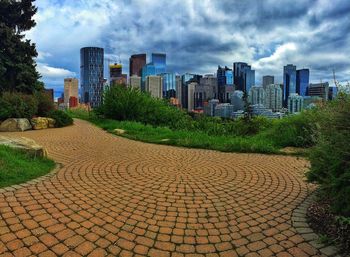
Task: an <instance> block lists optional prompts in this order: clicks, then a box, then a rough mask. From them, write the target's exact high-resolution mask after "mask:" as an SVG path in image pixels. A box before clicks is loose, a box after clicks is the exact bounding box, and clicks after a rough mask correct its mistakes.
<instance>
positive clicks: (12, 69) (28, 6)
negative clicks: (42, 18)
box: [0, 0, 42, 94]
mask: <svg viewBox="0 0 350 257" xmlns="http://www.w3.org/2000/svg"><path fill="white" fill-rule="evenodd" d="M33 2H34V0H20V1H18V0H17V1H16V0H1V1H0V38H1V40H0V93H2V92H4V91H10V92H23V93H29V94H31V93H34V92H35V91H36V90H39V89H42V84H41V83H39V82H38V79H39V77H40V75H39V73H38V72H37V71H36V69H35V67H36V64H35V61H34V59H33V58H34V57H36V56H37V55H38V54H37V51H36V49H35V44H33V43H31V42H30V40H27V39H24V35H23V34H22V33H23V32H24V31H27V30H30V29H31V28H33V27H34V26H35V21H34V20H33V19H32V17H33V15H34V14H35V13H36V11H37V8H36V7H35V6H34V5H33Z"/></svg>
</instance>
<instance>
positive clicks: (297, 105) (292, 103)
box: [287, 93, 304, 114]
mask: <svg viewBox="0 0 350 257" xmlns="http://www.w3.org/2000/svg"><path fill="white" fill-rule="evenodd" d="M287 103H288V105H287V107H288V112H289V113H292V114H293V113H298V112H301V111H302V110H303V108H304V98H303V97H302V96H300V95H298V94H296V93H292V94H290V95H289V96H288V101H287Z"/></svg>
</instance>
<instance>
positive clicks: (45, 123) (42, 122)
mask: <svg viewBox="0 0 350 257" xmlns="http://www.w3.org/2000/svg"><path fill="white" fill-rule="evenodd" d="M31 122H32V125H33V129H35V130H37V129H47V128H54V127H55V123H56V121H55V120H54V119H51V118H44V117H37V118H33V119H32V120H31Z"/></svg>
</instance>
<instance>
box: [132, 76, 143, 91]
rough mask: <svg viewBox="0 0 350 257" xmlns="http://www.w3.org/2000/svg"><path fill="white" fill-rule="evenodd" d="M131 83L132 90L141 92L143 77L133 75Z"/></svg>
mask: <svg viewBox="0 0 350 257" xmlns="http://www.w3.org/2000/svg"><path fill="white" fill-rule="evenodd" d="M129 81H130V83H129V85H130V87H131V88H134V89H138V90H141V77H139V76H137V75H133V76H131V77H130V79H129Z"/></svg>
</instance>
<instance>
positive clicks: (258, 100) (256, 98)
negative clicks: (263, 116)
mask: <svg viewBox="0 0 350 257" xmlns="http://www.w3.org/2000/svg"><path fill="white" fill-rule="evenodd" d="M248 99H249V102H250V103H251V104H262V105H265V90H264V88H263V87H260V86H253V87H251V89H250V90H249V95H248Z"/></svg>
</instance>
